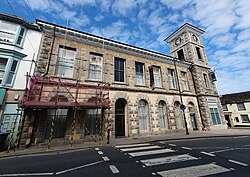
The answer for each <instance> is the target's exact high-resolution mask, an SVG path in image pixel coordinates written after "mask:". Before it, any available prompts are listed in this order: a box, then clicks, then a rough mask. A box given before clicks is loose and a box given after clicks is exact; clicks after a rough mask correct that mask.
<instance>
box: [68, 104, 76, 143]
mask: <svg viewBox="0 0 250 177" xmlns="http://www.w3.org/2000/svg"><path fill="white" fill-rule="evenodd" d="M76 112H77V110H76V108H74V117H73V120H72V125H71V137H70V147H72V146H73V138H74V135H75V123H76Z"/></svg>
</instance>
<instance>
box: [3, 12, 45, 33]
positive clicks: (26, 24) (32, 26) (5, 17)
mask: <svg viewBox="0 0 250 177" xmlns="http://www.w3.org/2000/svg"><path fill="white" fill-rule="evenodd" d="M0 20H4V21H8V22H12V23H16V24H20V25H23V26H24V27H26V28H28V29H32V30H36V31H40V29H39V27H38V25H37V24H35V23H29V22H27V21H25V20H24V19H22V18H20V17H18V16H13V15H9V14H4V13H0Z"/></svg>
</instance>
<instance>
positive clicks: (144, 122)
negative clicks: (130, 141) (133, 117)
mask: <svg viewBox="0 0 250 177" xmlns="http://www.w3.org/2000/svg"><path fill="white" fill-rule="evenodd" d="M138 117H139V130H140V132H145V131H148V129H149V123H148V103H147V102H146V101H145V100H140V101H139V103H138Z"/></svg>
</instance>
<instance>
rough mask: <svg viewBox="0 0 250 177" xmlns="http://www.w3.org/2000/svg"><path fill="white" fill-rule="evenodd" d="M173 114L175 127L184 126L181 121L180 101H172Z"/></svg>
mask: <svg viewBox="0 0 250 177" xmlns="http://www.w3.org/2000/svg"><path fill="white" fill-rule="evenodd" d="M174 116H175V126H176V128H177V129H181V128H184V122H183V112H182V111H181V108H180V102H178V101H176V102H175V103H174Z"/></svg>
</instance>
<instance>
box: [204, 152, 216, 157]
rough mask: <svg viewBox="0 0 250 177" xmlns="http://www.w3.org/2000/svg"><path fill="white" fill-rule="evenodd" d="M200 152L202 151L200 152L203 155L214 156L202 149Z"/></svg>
mask: <svg viewBox="0 0 250 177" xmlns="http://www.w3.org/2000/svg"><path fill="white" fill-rule="evenodd" d="M201 153H202V154H205V155H208V156H211V157H214V156H215V155H214V154H210V153H208V152H204V151H202V152H201Z"/></svg>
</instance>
